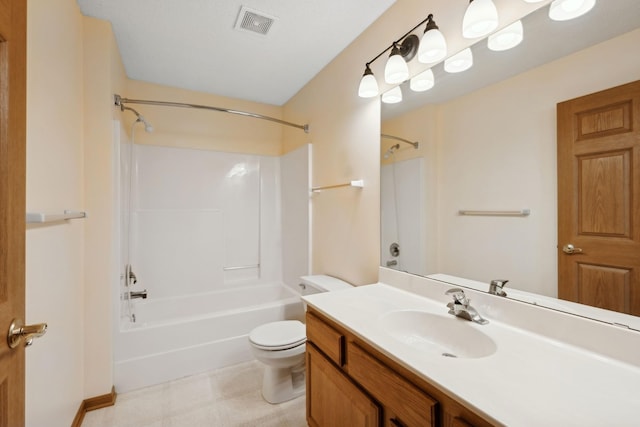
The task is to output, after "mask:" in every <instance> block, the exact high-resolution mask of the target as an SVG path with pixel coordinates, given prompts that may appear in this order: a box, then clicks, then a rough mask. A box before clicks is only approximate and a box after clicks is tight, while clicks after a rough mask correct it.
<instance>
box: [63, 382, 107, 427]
mask: <svg viewBox="0 0 640 427" xmlns="http://www.w3.org/2000/svg"><path fill="white" fill-rule="evenodd" d="M117 396H118V395H117V394H116V388H115V387H111V393H107V394H103V395H102V396H96V397H90V398H89V399H85V400H83V401H82V403H81V404H80V407H79V408H78V412H77V413H76V417H75V418H74V419H73V423H71V427H81V426H82V420H84V414H86V413H87V412H89V411H95V410H96V409H100V408H106V407H107V406H113V405H115V403H116V397H117Z"/></svg>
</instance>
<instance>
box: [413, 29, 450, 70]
mask: <svg viewBox="0 0 640 427" xmlns="http://www.w3.org/2000/svg"><path fill="white" fill-rule="evenodd" d="M445 56H447V41H446V40H445V38H444V35H443V34H442V32H441V31H440V30H437V29H433V30H429V31H427V32H425V33H424V34H423V36H422V40H420V47H419V48H418V61H419V62H422V63H423V64H429V63H433V62H438V61H441V60H443V59H444V57H445Z"/></svg>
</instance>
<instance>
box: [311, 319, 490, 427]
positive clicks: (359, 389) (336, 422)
mask: <svg viewBox="0 0 640 427" xmlns="http://www.w3.org/2000/svg"><path fill="white" fill-rule="evenodd" d="M307 337H308V338H307V418H308V420H307V421H308V422H309V425H310V426H340V425H342V426H367V427H377V426H393V427H400V426H406V427H411V426H434V427H435V426H441V425H442V426H456V427H463V426H477V427H480V426H491V425H493V423H492V421H491V420H490V418H486V417H484V416H483V415H482V414H478V413H477V412H474V411H473V410H471V409H468V408H466V407H465V406H464V405H463V404H461V403H460V402H459V401H457V399H456V397H455V396H451V395H448V394H447V393H446V392H445V391H444V390H442V389H441V388H439V387H438V386H437V385H436V384H434V383H431V382H429V381H425V380H424V379H422V378H420V377H419V376H417V375H415V374H414V373H413V372H411V371H410V370H408V369H406V368H405V367H403V366H402V365H400V364H399V363H397V362H395V361H394V360H393V359H391V358H389V357H387V356H385V355H384V354H383V353H382V352H380V351H379V350H377V349H376V348H375V347H373V346H371V345H369V344H367V343H366V342H365V341H363V340H362V339H360V338H358V337H357V336H356V335H354V334H352V333H350V332H349V331H348V330H347V329H345V328H344V327H342V326H340V325H339V324H336V323H335V322H333V321H331V320H329V319H328V318H327V317H325V316H323V315H322V314H321V313H319V312H317V311H315V310H313V309H310V310H309V311H308V312H307Z"/></svg>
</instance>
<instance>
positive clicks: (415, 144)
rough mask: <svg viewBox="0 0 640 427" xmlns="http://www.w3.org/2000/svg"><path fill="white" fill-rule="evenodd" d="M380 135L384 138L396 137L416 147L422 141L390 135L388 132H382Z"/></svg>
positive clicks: (397, 139)
mask: <svg viewBox="0 0 640 427" xmlns="http://www.w3.org/2000/svg"><path fill="white" fill-rule="evenodd" d="M380 136H381V137H382V138H387V139H395V140H396V141H400V142H404V143H405V144H411V145H413V148H416V149H417V148H418V147H419V146H420V143H419V142H418V141H415V142H413V141H409V140H408V139H404V138H400V137H399V136H394V135H388V134H386V133H381V134H380Z"/></svg>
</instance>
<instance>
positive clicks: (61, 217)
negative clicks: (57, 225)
mask: <svg viewBox="0 0 640 427" xmlns="http://www.w3.org/2000/svg"><path fill="white" fill-rule="evenodd" d="M86 217H87V213H86V212H80V211H71V210H65V211H64V212H62V213H44V212H27V224H42V223H47V222H56V221H65V220H68V219H81V218H86Z"/></svg>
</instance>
